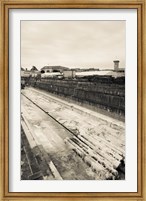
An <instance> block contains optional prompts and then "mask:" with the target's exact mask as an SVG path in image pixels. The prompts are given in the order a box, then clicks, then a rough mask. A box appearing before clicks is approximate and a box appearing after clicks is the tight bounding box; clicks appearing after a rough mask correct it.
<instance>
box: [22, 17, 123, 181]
mask: <svg viewBox="0 0 146 201" xmlns="http://www.w3.org/2000/svg"><path fill="white" fill-rule="evenodd" d="M20 34H21V37H20V49H21V66H20V68H21V142H20V143H21V154H20V155H21V158H20V160H21V178H20V179H21V180H125V174H126V170H125V165H126V158H125V156H126V152H125V138H126V136H125V71H126V21H124V20H52V21H51V20H46V21H45V20H42V21H41V20H40V21H37V20H36V21H33V20H22V21H21V28H20Z"/></svg>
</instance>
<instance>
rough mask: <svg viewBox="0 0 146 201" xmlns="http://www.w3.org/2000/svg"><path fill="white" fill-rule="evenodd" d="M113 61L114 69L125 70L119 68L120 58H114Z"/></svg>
mask: <svg viewBox="0 0 146 201" xmlns="http://www.w3.org/2000/svg"><path fill="white" fill-rule="evenodd" d="M113 62H114V71H117V72H125V68H119V63H120V61H119V60H114V61H113Z"/></svg>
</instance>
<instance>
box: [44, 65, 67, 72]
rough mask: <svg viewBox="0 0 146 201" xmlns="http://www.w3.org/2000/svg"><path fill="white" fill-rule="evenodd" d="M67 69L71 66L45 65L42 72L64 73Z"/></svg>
mask: <svg viewBox="0 0 146 201" xmlns="http://www.w3.org/2000/svg"><path fill="white" fill-rule="evenodd" d="M65 70H69V68H67V67H64V66H44V67H43V68H41V73H57V72H60V73H62V72H63V71H65Z"/></svg>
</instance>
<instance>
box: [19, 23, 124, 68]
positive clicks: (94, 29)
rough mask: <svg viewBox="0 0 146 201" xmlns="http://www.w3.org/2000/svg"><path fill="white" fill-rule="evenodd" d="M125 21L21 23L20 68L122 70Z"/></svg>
mask: <svg viewBox="0 0 146 201" xmlns="http://www.w3.org/2000/svg"><path fill="white" fill-rule="evenodd" d="M125 54H126V23H125V21H21V67H23V68H28V69H30V68H31V67H32V66H36V67H37V68H38V69H40V68H42V67H43V66H45V65H53V66H55V65H59V66H65V67H69V68H100V69H102V68H103V69H105V68H110V69H112V68H113V66H114V64H113V60H119V61H120V68H125V60H126V56H125Z"/></svg>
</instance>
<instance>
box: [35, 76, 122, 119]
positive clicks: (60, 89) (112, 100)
mask: <svg viewBox="0 0 146 201" xmlns="http://www.w3.org/2000/svg"><path fill="white" fill-rule="evenodd" d="M31 85H32V86H34V87H37V88H39V89H43V90H46V91H48V92H51V93H54V94H57V95H60V96H64V97H68V98H69V99H72V100H76V101H78V102H80V103H85V104H87V105H92V106H94V107H97V108H101V109H104V110H106V111H108V112H114V113H117V114H119V115H122V116H124V114H125V84H124V83H123V84H117V83H111V82H110V83H100V82H89V81H86V82H85V81H77V80H53V79H48V80H45V79H44V80H39V81H34V80H31Z"/></svg>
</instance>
